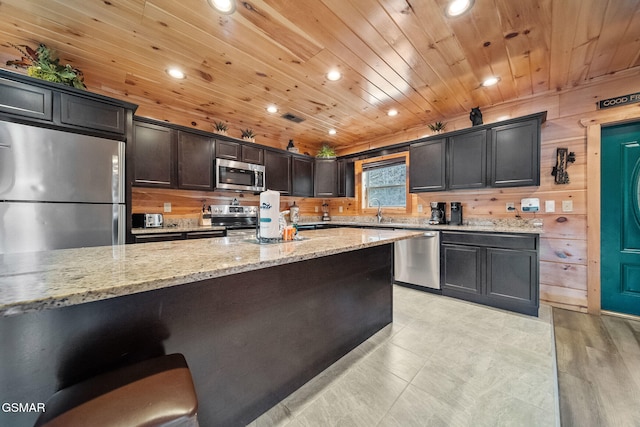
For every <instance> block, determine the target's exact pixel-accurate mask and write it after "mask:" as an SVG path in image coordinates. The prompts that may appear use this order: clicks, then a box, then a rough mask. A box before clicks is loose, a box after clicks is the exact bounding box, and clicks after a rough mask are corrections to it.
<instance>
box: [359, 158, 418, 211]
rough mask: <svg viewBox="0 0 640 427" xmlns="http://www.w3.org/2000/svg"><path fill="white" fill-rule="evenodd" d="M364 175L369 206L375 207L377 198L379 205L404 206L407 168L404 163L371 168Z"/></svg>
mask: <svg viewBox="0 0 640 427" xmlns="http://www.w3.org/2000/svg"><path fill="white" fill-rule="evenodd" d="M365 175H366V179H365V180H364V183H365V188H366V191H367V200H368V206H369V207H377V206H378V200H379V201H380V205H381V206H394V207H405V206H406V200H407V199H406V179H407V168H406V167H405V164H404V163H400V164H395V165H392V166H386V167H381V168H376V169H371V170H368V171H367V172H366V173H365ZM374 199H377V200H374Z"/></svg>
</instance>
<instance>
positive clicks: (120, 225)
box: [111, 205, 127, 245]
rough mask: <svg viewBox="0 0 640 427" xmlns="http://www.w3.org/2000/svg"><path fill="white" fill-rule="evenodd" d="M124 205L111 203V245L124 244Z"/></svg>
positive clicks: (125, 224)
mask: <svg viewBox="0 0 640 427" xmlns="http://www.w3.org/2000/svg"><path fill="white" fill-rule="evenodd" d="M126 213H127V211H126V206H125V205H113V236H112V240H111V242H112V245H124V243H125V232H126V227H127V221H126Z"/></svg>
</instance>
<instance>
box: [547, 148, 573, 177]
mask: <svg viewBox="0 0 640 427" xmlns="http://www.w3.org/2000/svg"><path fill="white" fill-rule="evenodd" d="M575 161H576V153H574V152H573V151H572V152H569V149H568V148H558V150H557V152H556V165H555V166H554V167H553V170H552V171H551V175H553V176H555V177H556V178H555V182H556V184H568V183H569V174H568V173H567V167H568V166H569V163H573V162H575Z"/></svg>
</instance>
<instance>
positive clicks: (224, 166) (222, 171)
mask: <svg viewBox="0 0 640 427" xmlns="http://www.w3.org/2000/svg"><path fill="white" fill-rule="evenodd" d="M216 188H219V189H223V190H236V191H253V192H258V191H264V190H265V187H264V166H262V165H254V164H251V163H244V162H236V161H233V160H226V159H216Z"/></svg>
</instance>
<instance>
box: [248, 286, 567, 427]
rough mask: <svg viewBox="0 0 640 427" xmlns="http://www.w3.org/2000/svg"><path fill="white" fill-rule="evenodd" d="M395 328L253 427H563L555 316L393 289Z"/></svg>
mask: <svg viewBox="0 0 640 427" xmlns="http://www.w3.org/2000/svg"><path fill="white" fill-rule="evenodd" d="M393 292H394V295H393V298H394V321H393V323H392V324H391V325H389V326H387V327H386V328H384V329H383V330H381V331H380V332H378V333H377V334H376V335H374V336H373V337H371V338H370V339H368V340H367V341H365V342H364V343H362V344H361V345H360V346H359V347H357V348H356V349H354V350H353V351H351V352H350V353H349V354H347V355H346V356H344V357H343V358H342V359H340V360H339V361H338V362H336V363H335V364H333V365H332V366H330V367H329V368H327V369H326V370H325V371H323V372H322V373H321V374H319V375H318V376H316V377H315V378H314V379H312V380H311V381H309V382H308V383H307V384H305V385H304V386H303V387H301V388H300V389H298V390H297V391H296V392H294V393H293V394H291V395H290V396H288V397H287V398H285V399H284V400H283V401H282V402H280V403H279V404H278V405H276V406H275V407H273V408H272V409H271V410H269V411H268V412H266V413H265V414H263V415H262V416H260V417H259V418H258V419H257V420H255V421H253V422H252V423H251V424H250V427H262V426H288V427H298V426H364V427H371V426H402V427H408V426H474V427H475V426H492V427H493V426H520V427H524V426H545V427H546V426H554V425H555V426H559V425H560V422H559V419H560V418H559V412H558V392H557V390H558V388H557V382H556V367H555V346H554V344H553V339H554V338H553V326H552V320H551V316H552V314H551V313H552V311H551V308H550V307H548V306H543V307H541V309H540V317H539V318H532V317H529V316H521V315H518V314H514V313H510V312H505V311H501V310H495V309H491V308H487V307H483V306H479V305H476V304H471V303H467V302H463V301H459V300H455V299H451V298H446V297H441V296H437V295H433V294H429V293H425V292H421V291H416V290H413V289H408V288H404V287H399V286H394V291H393Z"/></svg>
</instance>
